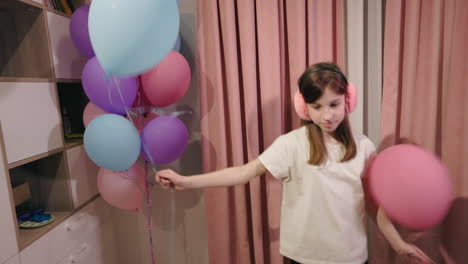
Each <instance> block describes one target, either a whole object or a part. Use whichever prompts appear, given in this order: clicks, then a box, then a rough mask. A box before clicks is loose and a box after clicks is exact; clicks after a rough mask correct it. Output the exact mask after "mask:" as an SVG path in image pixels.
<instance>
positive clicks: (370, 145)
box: [364, 137, 377, 160]
mask: <svg viewBox="0 0 468 264" xmlns="http://www.w3.org/2000/svg"><path fill="white" fill-rule="evenodd" d="M364 143H365V149H366V160H369V158H370V157H371V156H373V155H374V154H377V152H376V148H375V144H374V142H372V141H371V140H370V139H369V138H367V137H366V139H365V141H364Z"/></svg>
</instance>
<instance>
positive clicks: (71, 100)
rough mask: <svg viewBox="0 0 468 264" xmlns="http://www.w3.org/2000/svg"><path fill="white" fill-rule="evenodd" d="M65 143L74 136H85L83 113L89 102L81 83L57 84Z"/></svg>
mask: <svg viewBox="0 0 468 264" xmlns="http://www.w3.org/2000/svg"><path fill="white" fill-rule="evenodd" d="M57 89H58V97H59V102H60V112H61V115H62V125H63V135H64V137H65V141H68V140H69V138H67V136H69V135H72V134H83V133H84V131H85V127H84V124H83V111H84V109H85V107H86V105H87V104H88V102H89V99H88V97H87V96H86V94H85V92H84V90H83V86H82V85H81V83H57Z"/></svg>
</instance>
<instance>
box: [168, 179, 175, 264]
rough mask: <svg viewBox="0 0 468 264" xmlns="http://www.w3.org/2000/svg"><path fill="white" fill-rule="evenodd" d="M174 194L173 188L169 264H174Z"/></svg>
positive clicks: (172, 189)
mask: <svg viewBox="0 0 468 264" xmlns="http://www.w3.org/2000/svg"><path fill="white" fill-rule="evenodd" d="M175 210H176V206H175V194H174V188H173V187H172V188H171V235H170V238H169V239H170V252H171V254H170V259H171V263H175V255H174V248H175V245H174V240H175V239H174V236H175Z"/></svg>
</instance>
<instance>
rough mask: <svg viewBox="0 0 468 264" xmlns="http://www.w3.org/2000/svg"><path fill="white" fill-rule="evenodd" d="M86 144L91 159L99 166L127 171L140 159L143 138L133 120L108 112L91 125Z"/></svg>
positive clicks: (85, 136)
mask: <svg viewBox="0 0 468 264" xmlns="http://www.w3.org/2000/svg"><path fill="white" fill-rule="evenodd" d="M84 147H85V150H86V153H87V154H88V156H89V158H90V159H91V160H92V161H93V162H94V163H96V165H98V166H99V167H101V168H105V169H108V170H113V171H124V170H128V169H129V168H130V167H132V166H133V164H135V162H136V160H137V159H138V156H139V155H140V149H141V138H140V134H139V133H138V130H137V129H136V128H135V126H134V125H133V124H132V122H130V121H129V120H127V119H126V118H124V117H122V116H119V115H115V114H105V115H100V116H98V117H96V118H94V119H93V121H91V122H90V123H89V124H88V127H87V128H86V130H85V134H84Z"/></svg>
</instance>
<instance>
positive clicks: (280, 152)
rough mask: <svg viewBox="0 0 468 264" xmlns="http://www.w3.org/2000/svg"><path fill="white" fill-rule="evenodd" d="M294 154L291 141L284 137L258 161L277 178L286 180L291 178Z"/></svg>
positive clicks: (271, 146) (278, 139)
mask: <svg viewBox="0 0 468 264" xmlns="http://www.w3.org/2000/svg"><path fill="white" fill-rule="evenodd" d="M292 154H293V153H292V151H291V142H290V140H289V139H288V137H287V136H286V135H282V136H280V137H278V138H277V139H276V140H275V141H274V142H273V144H271V145H270V146H269V147H268V148H267V149H266V150H265V151H264V152H263V153H262V154H261V155H260V156H259V157H258V159H259V160H260V162H261V163H262V164H263V166H265V168H266V169H267V170H268V171H269V172H270V173H271V174H272V175H273V176H274V177H275V178H278V179H284V178H286V177H288V176H289V168H290V167H291V164H292V162H291V161H292Z"/></svg>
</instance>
